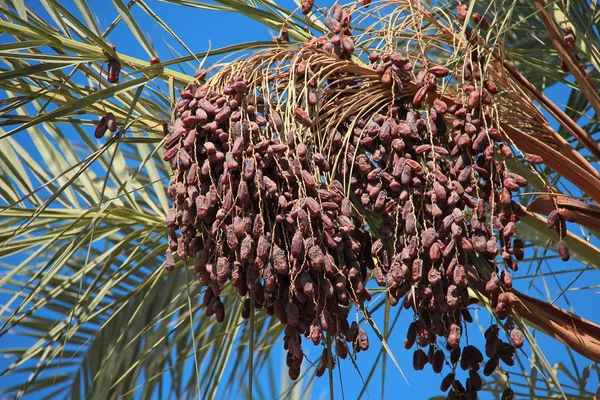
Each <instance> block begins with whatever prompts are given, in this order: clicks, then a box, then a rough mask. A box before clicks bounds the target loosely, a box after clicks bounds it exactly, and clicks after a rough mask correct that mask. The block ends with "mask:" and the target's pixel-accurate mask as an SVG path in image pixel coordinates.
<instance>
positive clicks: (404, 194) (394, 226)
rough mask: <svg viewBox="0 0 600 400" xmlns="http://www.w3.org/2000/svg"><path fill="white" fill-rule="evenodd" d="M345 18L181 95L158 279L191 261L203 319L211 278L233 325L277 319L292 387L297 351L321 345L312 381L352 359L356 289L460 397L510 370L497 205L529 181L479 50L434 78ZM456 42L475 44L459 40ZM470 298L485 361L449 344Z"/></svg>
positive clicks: (502, 218) (429, 64)
mask: <svg viewBox="0 0 600 400" xmlns="http://www.w3.org/2000/svg"><path fill="white" fill-rule="evenodd" d="M305 3H306V4H308V2H305ZM363 3H365V5H367V4H368V2H363ZM303 4H304V3H303ZM310 6H311V7H312V6H313V4H312V2H310ZM306 9H307V10H308V5H307V7H306ZM303 11H305V10H303ZM408 11H409V10H407V9H403V8H402V7H400V6H398V8H397V9H395V11H394V12H397V13H398V15H401V14H402V13H403V12H408ZM307 12H308V11H307ZM410 12H416V11H410ZM465 12H466V10H465V9H464V8H463V7H462V6H461V7H459V9H458V15H457V16H456V20H457V21H456V24H458V25H459V26H460V25H461V24H463V23H468V21H465V15H466V14H465ZM356 15H358V16H359V17H360V18H362V19H363V20H364V19H365V18H368V17H369V14H368V11H366V8H365V7H362V8H359V9H356V8H350V7H342V6H339V5H336V6H335V7H333V8H332V9H331V10H328V11H326V12H325V16H324V18H323V20H324V21H323V23H324V26H325V27H326V28H327V31H326V32H325V34H324V35H323V36H321V37H318V38H316V39H314V40H311V41H309V42H307V43H303V44H298V45H289V44H287V43H286V44H285V47H281V48H277V49H272V50H265V51H258V52H256V53H255V54H253V55H251V56H250V57H248V58H247V59H241V60H237V61H235V62H232V63H230V64H226V65H224V66H223V67H222V68H221V69H220V70H218V71H216V72H215V73H214V75H212V76H211V77H209V78H208V79H207V80H206V83H205V84H204V85H199V84H198V83H196V82H192V83H190V84H189V85H188V86H187V87H186V88H185V90H184V91H183V93H182V95H181V99H180V101H179V103H178V104H177V108H176V110H175V115H176V119H175V121H174V122H171V123H169V124H167V125H166V127H165V133H166V134H167V135H168V137H167V138H166V140H165V143H164V147H165V153H164V160H165V161H167V162H168V163H170V165H171V167H172V170H173V177H172V180H171V182H170V184H169V188H168V194H169V196H170V198H171V200H172V208H171V210H170V211H169V214H168V217H167V226H168V228H169V237H168V240H169V250H168V251H167V254H166V259H167V268H168V269H172V268H173V267H174V266H175V260H176V259H181V260H183V261H184V263H185V264H186V265H189V266H192V265H193V268H194V269H195V270H196V272H197V274H198V280H199V282H200V283H201V285H202V286H203V287H204V288H205V289H204V306H205V310H206V314H207V315H208V316H212V315H214V316H215V317H216V318H217V320H218V321H223V319H224V318H225V307H224V301H236V299H229V298H228V299H224V298H223V296H222V291H223V287H224V285H226V284H228V283H230V284H231V285H232V286H233V287H234V288H235V289H236V291H237V294H238V296H239V299H241V300H242V301H244V309H243V317H244V318H249V317H250V315H251V314H252V313H254V312H255V311H256V310H263V311H264V312H266V313H267V314H269V315H274V316H276V317H277V318H278V319H279V320H280V321H281V322H282V323H283V324H285V326H286V327H285V331H284V332H285V337H284V347H285V349H286V350H287V351H288V353H287V366H288V368H289V374H290V377H291V378H292V379H296V378H297V377H298V376H299V374H300V366H301V364H302V361H303V358H304V351H303V349H302V346H303V343H304V342H307V341H309V340H310V341H312V342H313V343H314V344H315V345H320V346H323V356H322V357H321V361H320V363H319V364H318V366H317V372H316V373H317V375H322V374H323V373H324V372H325V370H326V368H327V367H333V366H334V364H335V362H336V360H339V359H340V358H341V359H344V358H346V357H347V356H348V355H349V354H351V355H354V354H355V353H357V352H359V351H361V350H367V349H368V347H369V339H368V337H367V334H366V331H365V329H364V327H360V326H359V324H358V319H356V320H355V321H352V322H350V319H351V318H350V315H349V314H350V312H349V310H350V307H351V305H355V306H356V308H357V310H363V308H364V307H365V303H368V301H369V300H370V299H371V294H370V292H369V290H368V289H367V288H366V284H367V280H368V279H369V278H371V277H372V278H373V280H374V283H375V284H376V285H379V286H381V287H382V288H385V295H386V300H387V301H388V302H389V303H390V304H391V305H392V306H396V305H398V304H400V305H402V306H403V307H405V308H406V309H412V310H413V312H414V320H413V322H412V323H411V324H410V326H408V327H407V334H406V337H405V338H402V340H404V346H405V348H406V349H414V353H413V366H414V368H415V369H417V370H421V369H424V367H425V365H426V364H431V366H432V369H433V371H434V372H436V373H444V376H445V378H444V379H443V381H442V383H441V389H442V390H443V391H449V396H466V398H476V396H477V392H478V391H479V390H480V389H481V388H482V384H483V383H482V378H481V376H480V374H481V373H483V374H484V375H486V376H489V375H490V374H492V373H493V372H494V371H496V369H497V368H498V367H499V366H501V365H502V364H505V365H509V366H510V365H513V364H514V354H515V351H516V348H519V347H521V346H522V344H523V336H522V333H521V331H520V330H519V328H518V326H517V325H515V324H514V322H513V320H512V317H511V314H512V307H513V305H514V304H515V302H516V297H515V295H514V294H513V293H511V288H512V273H513V272H514V271H516V270H517V269H518V264H517V262H518V261H519V260H521V259H523V256H524V249H523V248H524V244H523V241H522V240H520V239H518V238H516V237H515V234H516V224H517V222H518V221H519V218H520V217H522V216H523V213H524V210H523V209H522V207H521V206H520V205H519V204H517V203H516V202H515V201H514V200H513V195H514V194H515V193H518V192H519V191H520V190H521V188H523V187H525V186H527V184H528V182H527V181H526V180H525V179H524V178H523V177H521V176H519V175H517V174H515V173H513V172H511V171H510V170H509V169H508V168H507V166H506V163H505V161H504V159H506V158H510V157H513V153H512V152H513V149H512V148H511V147H509V145H508V143H507V137H506V135H505V133H504V132H503V130H502V128H501V124H500V122H499V117H498V113H499V112H502V110H504V109H506V104H505V103H504V102H505V101H504V100H503V98H502V96H501V95H500V89H499V87H498V83H497V82H495V79H496V76H495V75H491V74H490V73H488V71H489V69H488V68H489V67H488V62H487V60H488V59H489V57H488V56H489V54H487V53H486V49H485V48H484V47H479V46H468V47H467V48H466V49H462V52H463V54H464V57H463V58H462V60H461V62H460V63H459V64H456V63H455V64H453V65H450V66H448V67H446V66H443V65H442V63H439V62H436V60H434V59H430V58H428V56H427V53H426V52H423V51H417V50H415V52H414V53H410V52H409V53H407V52H405V51H404V50H400V49H404V48H406V46H403V42H401V41H398V42H397V43H396V42H392V43H391V42H390V41H389V38H385V37H382V38H381V40H379V41H377V40H374V39H373V37H372V36H370V35H372V32H368V31H363V32H361V34H360V35H359V36H353V31H352V26H351V24H352V21H353V19H356ZM477 18H478V19H479V20H478V21H474V23H473V26H474V27H479V29H486V28H485V27H486V24H484V23H483V20H482V19H481V18H482V17H481V16H479V17H477ZM477 18H475V16H474V19H477ZM390 20H391V21H397V19H394V18H392V16H391V17H390ZM458 31H460V30H458ZM466 36H468V37H469V38H471V40H476V32H475V30H474V29H472V28H469V29H467V32H466ZM473 38H475V39H473ZM357 49H358V50H357ZM524 159H525V161H527V162H529V163H531V164H535V163H539V162H542V161H543V160H541V159H540V158H539V157H538V156H535V155H532V154H526V155H525V157H524ZM557 218H558V217H557ZM557 220H558V219H557ZM559 224H560V222H559ZM561 232H562V231H561ZM561 245H562V244H561ZM565 251H567V252H568V249H567V250H563V253H564V252H565ZM565 258H566V257H565ZM482 265H483V266H485V268H482V267H481V266H482ZM481 282H482V284H481V285H475V283H481ZM470 288H471V289H474V290H478V291H479V292H480V293H481V294H482V295H483V296H485V297H487V298H488V299H489V301H490V304H491V307H492V308H493V310H494V312H495V316H496V317H497V318H498V319H499V320H500V321H505V322H503V323H502V324H503V325H502V328H504V330H506V331H507V332H508V333H509V336H510V339H511V340H510V342H504V341H503V340H502V339H501V337H500V336H501V335H500V332H501V329H500V328H499V325H497V324H494V325H492V326H490V328H489V329H488V330H487V331H486V333H485V340H486V348H485V349H481V350H480V349H478V348H477V347H475V346H473V345H469V344H468V343H466V341H465V336H466V335H465V332H464V331H465V329H466V327H467V325H466V323H469V322H472V320H473V319H472V316H471V313H470V311H469V306H470V305H471V304H472V303H473V300H472V299H470V298H469V292H468V290H469V289H470ZM390 340H393V338H392V339H390ZM396 340H401V339H400V338H397V339H396ZM459 369H461V370H464V371H468V372H466V373H468V378H467V379H466V381H465V383H464V384H462V383H461V382H460V380H459V377H458V370H459Z"/></svg>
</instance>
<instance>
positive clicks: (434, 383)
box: [0, 0, 599, 399]
mask: <svg viewBox="0 0 600 400" xmlns="http://www.w3.org/2000/svg"><path fill="white" fill-rule="evenodd" d="M26 3H27V5H28V6H30V7H32V8H33V9H34V10H35V11H36V12H39V13H41V14H43V13H44V11H43V7H42V6H41V5H40V3H39V1H38V0H31V1H27V2H26ZM147 3H148V4H149V5H150V6H151V7H152V8H153V10H154V11H155V12H156V13H157V14H158V15H159V16H160V17H161V18H163V19H164V20H165V22H167V23H168V24H169V25H170V26H171V28H172V29H173V30H174V31H175V32H176V33H177V35H178V36H179V37H180V38H181V39H182V40H183V41H184V42H185V43H186V44H187V46H188V47H189V48H190V49H191V50H192V51H194V52H202V51H206V50H208V49H210V48H213V49H215V48H219V47H223V46H226V45H230V44H235V43H239V42H245V41H263V40H271V39H272V38H273V37H274V36H275V35H276V34H277V32H275V31H272V30H269V29H267V28H265V27H264V26H262V25H260V24H258V23H256V22H254V21H252V20H250V19H249V18H246V17H243V16H240V15H237V14H233V13H226V12H215V11H209V10H201V9H193V8H184V7H177V6H173V5H171V4H167V3H161V2H157V1H150V0H148V1H147ZM278 3H279V4H281V5H283V6H288V7H289V4H290V3H291V2H289V1H286V2H278ZM328 3H331V2H328ZM68 4H69V7H70V8H72V9H74V7H73V6H72V4H71V2H69V3H68ZM89 4H90V6H91V7H93V12H94V13H96V14H97V18H98V21H99V23H100V26H101V27H102V28H106V27H107V26H108V25H109V24H110V23H111V22H112V21H113V20H114V18H115V16H116V15H117V13H116V11H115V10H114V8H113V6H112V4H110V2H104V1H89ZM65 5H66V4H65ZM320 5H323V2H321V3H320ZM292 8H293V7H292ZM133 14H134V15H135V16H136V18H137V20H138V23H139V24H140V25H141V26H143V27H144V28H145V29H146V30H147V36H148V37H149V38H150V40H151V42H152V43H153V45H154V46H155V47H156V49H158V54H157V55H158V56H159V57H160V58H161V59H162V60H169V59H171V58H173V56H172V55H171V53H170V52H169V50H168V47H167V46H166V45H165V42H164V40H163V39H166V40H168V42H169V43H170V44H173V40H172V39H171V38H169V37H168V36H167V34H166V33H165V32H164V31H162V30H161V29H160V28H159V27H158V26H157V24H156V23H155V22H154V21H153V20H152V19H150V18H149V17H148V16H147V15H146V14H144V13H143V12H140V11H139V10H137V9H136V8H134V9H133ZM5 40H6V39H3V38H2V37H0V42H3V41H5ZM108 40H109V41H110V42H112V43H114V44H115V45H116V46H117V50H118V52H122V53H124V54H127V55H131V56H134V57H139V58H142V59H146V58H147V56H146V54H145V52H144V51H143V49H142V48H141V47H140V45H139V44H138V43H137V41H136V40H135V38H134V37H133V36H132V35H131V33H130V31H129V30H128V29H127V28H126V27H125V25H124V24H121V25H120V26H119V27H118V28H117V29H115V31H114V32H112V33H111V35H110V36H109V38H108ZM176 48H177V50H178V51H180V52H181V54H182V55H184V51H185V50H183V49H182V48H181V47H180V46H176ZM211 62H214V60H209V61H208V63H209V64H210V63H211ZM196 66H197V65H190V66H186V67H185V72H187V73H189V74H193V71H194V69H195V67H196ZM568 93H569V92H568V89H566V88H565V87H563V86H556V87H553V88H551V89H550V90H548V91H547V95H548V96H549V97H550V98H551V99H552V100H554V101H556V103H557V104H558V105H559V106H563V105H564V103H566V101H567V98H568ZM20 261H21V259H19V258H17V257H12V258H11V259H9V260H6V262H11V263H12V262H14V263H18V262H20ZM578 266H579V264H578V263H577V262H575V261H570V262H568V263H562V262H560V261H556V259H552V260H551V261H544V262H541V263H540V266H539V268H540V269H541V271H549V270H552V271H558V270H568V269H572V268H576V267H578ZM537 267H538V265H537V264H535V265H532V266H531V268H529V267H528V266H527V265H522V266H521V269H520V271H519V272H518V273H517V274H516V277H515V278H516V280H515V287H516V288H517V289H519V290H521V291H523V292H526V293H527V292H528V290H529V284H530V282H529V279H519V277H520V276H523V275H530V274H532V273H533V272H534V271H535V269H536V268H537ZM575 275H576V274H571V273H566V274H563V275H558V279H559V281H558V282H557V281H555V280H554V279H553V278H549V279H547V280H546V283H545V284H546V286H547V293H549V294H550V297H551V298H554V297H556V296H557V295H558V294H559V293H560V288H559V285H560V286H561V287H563V288H564V287H565V286H566V285H568V284H569V282H571V280H572V279H573V278H574V277H575ZM585 276H586V277H587V278H588V279H591V278H594V280H593V281H588V282H581V281H576V282H575V283H574V284H573V287H575V288H577V287H581V286H586V285H591V284H597V282H599V280H598V273H597V271H596V272H593V273H589V274H587V275H585ZM537 279H538V280H539V279H541V278H537ZM538 283H540V284H539V285H536V286H538V287H543V286H544V285H543V284H541V281H540V282H538ZM531 293H532V295H533V296H534V297H538V298H544V299H545V298H546V293H540V292H536V291H534V290H532V291H531ZM3 296H5V295H4V294H0V302H1V301H2V300H3ZM591 298H593V300H592V301H590V300H591ZM568 300H569V303H566V302H565V298H564V297H562V298H561V299H559V300H558V302H557V305H559V306H561V307H564V308H567V309H569V307H570V306H572V307H573V308H574V309H576V310H577V312H578V314H579V315H581V316H582V317H584V318H588V319H591V320H593V321H596V322H598V321H599V317H598V313H597V307H596V306H595V304H597V291H595V292H594V293H592V291H589V290H581V291H570V292H569V293H568ZM398 311H400V307H397V308H395V309H392V316H393V315H394V314H395V313H396V312H398ZM473 314H474V316H475V318H476V319H477V320H479V322H481V324H482V327H483V329H485V328H486V327H487V326H488V324H489V322H490V317H489V314H488V313H487V312H486V311H485V310H481V309H478V310H476V311H474V312H473ZM375 320H376V322H378V323H379V324H382V322H383V317H382V313H381V312H378V313H376V314H375ZM411 320H412V315H411V313H410V312H407V311H406V310H402V313H401V315H400V318H399V320H398V323H397V327H396V329H395V331H394V332H393V334H392V336H391V338H390V340H389V346H390V348H391V350H392V352H393V354H394V356H395V358H396V359H397V361H398V363H399V365H400V367H401V369H402V371H403V372H404V374H405V375H406V380H407V381H408V383H407V382H406V381H405V380H404V378H403V377H402V375H401V373H400V372H399V371H398V370H397V369H396V368H395V366H394V365H393V363H392V362H391V360H390V359H389V357H388V359H387V367H386V375H385V385H384V387H385V393H386V397H387V398H390V399H391V398H411V399H412V398H414V399H424V398H428V397H431V396H436V395H440V392H439V383H440V381H441V376H436V375H434V373H433V372H432V371H431V367H430V366H427V367H426V368H425V370H424V371H420V372H417V371H414V370H413V368H412V351H406V350H404V348H403V346H402V344H403V341H404V335H405V332H406V328H407V327H408V324H409V322H410V321H411ZM380 326H381V325H380ZM368 332H369V337H370V339H371V340H370V342H371V348H370V349H369V351H367V352H361V353H360V354H359V355H358V359H357V366H358V367H359V369H360V372H361V374H362V376H363V378H366V376H365V375H366V374H367V373H368V371H369V370H370V369H371V366H372V365H373V363H374V362H375V359H376V357H377V354H378V353H379V351H380V348H381V346H380V345H379V344H378V340H377V338H376V336H375V334H374V333H373V332H372V331H371V330H370V329H368ZM482 334H483V332H482V331H481V332H480V328H479V327H478V325H477V323H474V324H471V326H470V330H469V339H470V340H471V341H472V343H474V344H480V345H481V346H482V345H483V343H482V339H481V338H482ZM21 340H23V338H22V337H20V336H18V335H9V336H6V337H3V338H1V339H0V346H1V347H4V348H6V347H11V346H14V345H16V344H18V343H19V342H20V341H21ZM538 340H539V343H540V344H541V346H542V348H543V349H544V350H545V351H546V353H545V354H546V356H547V357H548V359H549V361H550V363H554V362H559V361H560V362H565V364H566V365H567V367H568V368H570V367H571V363H570V359H569V357H568V355H567V352H566V351H565V349H564V346H562V345H560V344H558V343H557V342H555V341H554V340H552V339H549V338H547V337H545V336H540V337H539V338H538ZM481 346H479V347H481ZM282 347H283V343H281V346H280V348H276V349H275V350H274V351H273V352H272V357H273V359H274V360H275V361H274V365H275V366H276V369H275V371H276V372H277V373H279V366H280V365H281V364H282V360H283V359H284V353H283V352H282V351H281V350H280V349H282ZM303 347H304V348H305V349H307V350H309V358H311V359H315V358H316V357H317V356H318V355H319V354H320V352H321V349H320V348H317V347H314V346H313V345H312V343H310V342H307V343H305V344H304V346H303ZM523 350H524V354H522V355H521V360H522V362H523V363H524V364H525V365H526V366H528V361H527V358H526V357H525V355H527V356H530V355H531V350H530V348H529V346H528V345H525V347H524V348H523ZM575 357H576V359H577V361H578V362H580V365H581V366H582V367H583V366H585V365H588V364H589V362H588V361H586V360H584V359H583V358H582V357H579V356H575ZM9 361H10V360H1V359H0V370H3V369H4V368H5V367H6V366H8V365H9ZM188 366H189V371H190V373H191V370H192V364H191V363H190V362H188ZM340 367H341V376H342V380H343V388H344V395H345V398H346V399H354V398H356V396H357V395H358V393H359V391H360V390H361V388H362V386H363V384H362V382H361V376H360V375H359V373H358V372H357V371H356V369H355V367H354V366H353V365H352V363H351V362H350V361H349V360H346V361H342V362H341V363H340ZM303 368H304V369H305V368H306V365H304V366H303ZM381 370H382V367H381V365H379V367H378V368H377V369H376V372H375V375H374V377H373V381H372V383H371V384H370V385H369V386H368V395H365V397H363V398H370V399H379V398H381V393H382V385H381V374H382V371H381ZM445 371H447V368H446V369H445ZM271 379H275V380H277V381H279V379H280V378H279V377H270V376H266V375H264V374H263V375H261V376H257V377H256V382H255V384H257V385H262V384H264V385H267V384H268V380H271ZM283 379H287V378H286V376H283ZM334 379H335V385H334V388H335V394H336V398H341V394H342V393H341V389H340V384H339V375H338V373H337V371H335V373H334ZM464 379H465V376H464V375H463V376H461V380H462V381H463V382H464ZM592 379H596V381H597V378H594V374H592ZM12 384H14V380H12V379H10V378H8V379H1V380H0V390H1V389H2V388H4V387H7V386H10V385H12ZM592 387H593V386H592ZM328 396H329V382H328V380H327V378H326V377H323V378H321V379H317V381H316V382H315V385H314V387H313V389H312V392H311V393H310V396H307V398H314V399H321V398H328ZM481 398H482V399H486V398H492V396H491V395H489V394H485V393H484V394H483V395H482V396H481Z"/></svg>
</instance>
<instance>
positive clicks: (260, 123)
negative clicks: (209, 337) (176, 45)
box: [164, 78, 372, 379]
mask: <svg viewBox="0 0 600 400" xmlns="http://www.w3.org/2000/svg"><path fill="white" fill-rule="evenodd" d="M181 97H182V98H181V101H180V102H179V104H178V107H177V120H176V121H175V122H174V123H171V124H169V125H168V127H167V131H168V132H169V136H168V138H167V140H166V141H165V145H164V146H165V154H164V160H165V161H168V162H170V163H171V167H172V169H173V172H174V176H173V179H172V181H171V183H170V185H169V189H168V194H169V196H170V197H171V199H172V201H173V207H172V209H171V210H170V211H169V214H168V217H167V225H168V227H169V228H170V230H169V250H168V252H167V268H173V266H174V258H173V253H177V254H178V256H179V257H180V258H181V259H184V260H188V259H189V260H193V263H194V268H195V270H196V271H197V273H198V278H199V281H200V282H201V284H202V285H203V286H206V291H205V295H204V305H205V306H206V313H207V315H209V316H210V315H213V314H214V315H216V318H217V320H219V321H222V320H223V319H224V317H225V315H224V313H225V308H224V305H223V302H222V299H221V297H220V294H221V289H222V286H223V285H224V284H225V283H226V282H228V281H230V282H231V284H232V286H233V287H235V288H236V289H237V291H238V293H239V295H240V296H241V297H246V300H245V304H244V309H243V316H244V317H245V318H248V317H249V316H250V313H251V312H252V310H251V309H250V308H251V303H252V302H253V304H254V307H255V308H256V309H264V310H266V312H267V313H268V314H270V315H275V316H276V317H277V318H279V320H280V321H281V322H282V323H283V324H286V325H287V326H286V328H285V338H284V341H285V348H286V349H287V350H288V367H289V373H290V376H291V377H292V378H293V379H296V378H297V377H298V376H299V373H300V364H301V363H302V361H303V358H304V354H303V351H302V341H301V336H302V335H304V336H306V337H310V339H311V340H312V341H313V342H314V343H315V344H320V343H322V342H323V343H324V335H329V336H330V337H332V338H335V339H337V344H336V348H337V350H336V351H337V354H338V355H340V356H344V355H345V354H347V352H348V348H347V347H346V346H347V345H346V342H349V343H351V347H353V349H354V350H355V351H358V350H366V349H367V348H368V346H369V343H368V338H367V336H366V332H365V331H364V330H363V329H362V328H358V326H357V325H356V323H353V325H352V326H350V324H349V323H348V308H347V307H346V306H348V305H349V304H350V302H354V303H357V304H360V303H362V302H364V301H365V300H368V299H370V298H371V296H370V293H369V292H368V290H367V289H366V288H365V287H364V285H363V283H364V281H365V280H366V277H367V270H366V267H367V266H369V261H370V250H369V249H370V246H369V243H370V239H369V236H368V235H367V234H366V233H365V232H364V231H362V230H361V229H360V224H358V223H357V220H356V218H355V217H353V210H352V205H351V203H350V201H349V200H348V199H347V198H345V197H344V195H343V187H342V186H341V184H340V183H339V182H337V181H333V182H331V183H330V184H325V183H323V182H322V180H321V175H322V173H323V172H327V171H328V170H329V168H330V167H329V164H328V162H327V161H326V159H325V157H323V156H322V155H321V154H319V153H316V152H312V151H310V150H309V149H308V148H307V146H306V145H305V144H304V143H301V142H299V141H298V140H297V139H296V137H295V135H294V134H293V133H290V134H289V135H287V137H288V139H287V140H281V139H277V138H272V139H266V137H267V135H266V133H265V131H266V130H269V131H271V132H276V133H277V134H276V135H274V136H275V137H282V136H283V135H282V134H283V125H282V120H281V117H280V116H279V114H278V112H277V111H276V110H272V109H261V110H260V111H259V110H257V105H256V104H255V99H254V97H253V96H250V95H249V94H248V84H247V82H246V81H244V80H243V79H241V78H239V79H236V80H235V81H234V82H232V83H231V85H229V86H226V87H224V88H223V90H222V92H221V93H218V92H216V91H213V90H211V89H208V88H207V87H204V86H198V85H196V84H194V83H191V84H189V85H188V87H187V88H186V90H185V91H184V92H183V93H182V96H181ZM296 117H297V119H298V120H300V121H305V122H306V119H307V118H308V116H307V114H306V113H305V112H304V111H302V110H301V109H298V110H296ZM177 231H179V235H178V234H177ZM370 264H371V265H372V261H371V262H370ZM325 365H327V364H326V363H322V367H321V369H320V370H321V373H323V372H324V370H325Z"/></svg>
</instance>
